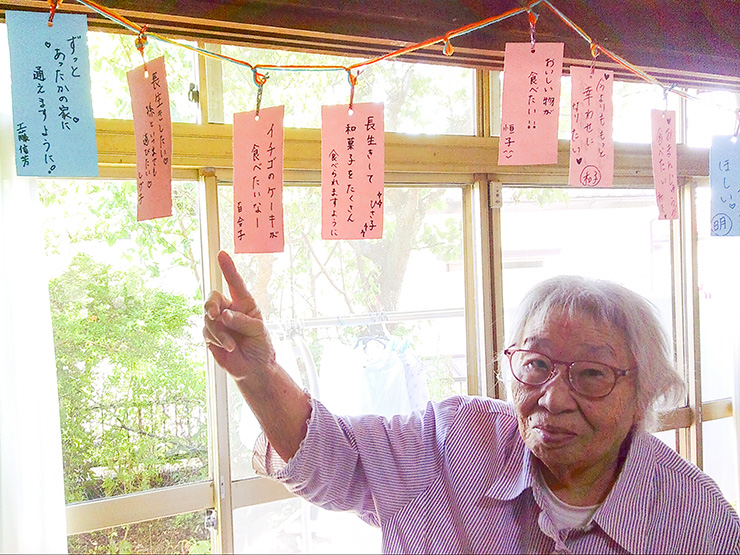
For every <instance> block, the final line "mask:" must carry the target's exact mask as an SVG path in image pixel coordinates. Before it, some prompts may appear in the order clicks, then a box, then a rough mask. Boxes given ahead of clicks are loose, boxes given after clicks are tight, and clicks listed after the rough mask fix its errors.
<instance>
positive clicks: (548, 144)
mask: <svg viewBox="0 0 740 555" xmlns="http://www.w3.org/2000/svg"><path fill="white" fill-rule="evenodd" d="M562 73H563V43H559V42H558V43H546V42H544V43H543V42H538V43H537V45H536V47H535V51H534V52H532V44H531V43H529V42H527V43H507V45H506V51H505V53H504V91H503V99H502V110H501V112H502V113H501V138H500V140H499V148H498V163H499V165H502V166H503V165H511V166H521V165H530V164H556V163H557V161H558V118H559V115H560V76H561V75H562Z"/></svg>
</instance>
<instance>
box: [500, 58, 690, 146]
mask: <svg viewBox="0 0 740 555" xmlns="http://www.w3.org/2000/svg"><path fill="white" fill-rule="evenodd" d="M499 75H500V77H499V80H500V81H499V84H498V86H499V87H500V88H498V89H497V88H496V87H495V86H494V92H495V93H497V95H498V96H497V97H496V98H494V99H493V103H494V106H495V107H496V109H498V114H499V116H500V114H501V100H502V96H503V72H500V73H499ZM494 78H495V77H494ZM494 85H495V84H494ZM570 93H571V79H570V76H569V75H565V76H563V77H562V79H561V81H560V118H559V121H558V138H559V139H561V140H566V141H569V140H570V137H571V122H570V117H571V114H570V112H571V106H570ZM679 100H680V99H679V97H678V95H676V94H673V93H670V94H668V103H667V105H666V98H665V97H664V96H663V89H661V88H660V87H658V86H656V85H653V84H651V83H632V82H627V81H615V82H614V90H613V94H612V101H613V103H614V118H613V121H612V124H613V132H612V136H613V139H614V142H615V143H618V142H621V143H645V144H649V143H650V142H651V141H652V132H651V128H650V126H651V123H650V121H651V120H650V111H651V110H653V109H660V110H665V109H666V108H667V109H668V110H678V106H679V103H680V102H679ZM494 120H496V118H494ZM496 121H500V118H499V119H498V120H496ZM491 133H492V134H493V136H495V137H498V136H500V134H501V130H500V129H497V128H495V126H494V129H492V130H491Z"/></svg>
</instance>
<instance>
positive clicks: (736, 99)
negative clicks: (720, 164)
mask: <svg viewBox="0 0 740 555" xmlns="http://www.w3.org/2000/svg"><path fill="white" fill-rule="evenodd" d="M689 93H690V94H691V95H693V96H694V97H696V98H697V99H698V100H689V101H688V102H687V104H686V125H687V128H688V130H687V137H686V143H687V144H688V145H689V146H695V147H704V148H709V147H710V146H712V137H713V136H714V135H732V134H733V133H734V132H735V122H736V121H737V119H736V117H735V115H734V114H733V112H734V111H735V110H736V109H737V108H738V107H740V94H738V93H732V92H728V91H697V90H689Z"/></svg>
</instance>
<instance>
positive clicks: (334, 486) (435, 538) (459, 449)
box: [254, 397, 740, 553]
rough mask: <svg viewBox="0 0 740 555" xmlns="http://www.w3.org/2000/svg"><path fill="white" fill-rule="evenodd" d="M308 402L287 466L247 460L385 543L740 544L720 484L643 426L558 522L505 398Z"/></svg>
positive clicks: (555, 547) (260, 458)
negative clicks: (353, 407)
mask: <svg viewBox="0 0 740 555" xmlns="http://www.w3.org/2000/svg"><path fill="white" fill-rule="evenodd" d="M312 403H313V411H312V414H311V418H310V420H309V427H308V433H307V435H306V438H305V439H304V441H303V443H302V444H301V447H300V449H299V451H298V453H296V455H295V456H294V457H293V458H292V459H291V460H290V462H289V463H288V464H287V465H286V464H285V463H283V462H282V461H281V460H280V458H279V457H278V456H277V455H276V454H275V453H274V452H273V451H272V450H271V449H270V447H269V445H268V444H267V443H266V442H265V441H262V442H258V446H257V447H256V451H255V459H254V465H255V468H256V470H257V472H259V473H260V474H264V475H268V476H270V477H272V478H274V479H278V480H280V481H282V482H284V483H285V484H286V485H287V486H288V487H289V488H290V489H291V490H292V491H293V492H295V493H296V494H297V495H300V496H301V497H304V498H305V499H307V500H308V501H311V502H312V503H315V504H317V505H319V506H321V507H324V508H326V509H332V510H341V511H354V512H356V513H357V514H358V515H359V516H360V517H361V518H362V519H363V520H365V521H367V522H369V523H372V524H374V525H379V526H380V527H381V530H382V536H383V552H384V553H740V520H738V515H737V513H736V512H735V510H734V509H733V508H732V506H731V505H730V504H729V503H728V502H727V500H726V499H725V498H724V497H723V496H722V493H721V492H720V490H719V488H718V487H717V485H716V484H715V483H714V482H713V481H712V479H711V478H709V477H708V476H707V475H706V474H704V473H703V472H701V471H700V470H699V469H698V468H697V467H696V466H694V465H692V464H691V463H689V462H687V461H685V460H684V459H682V458H681V457H680V456H679V455H678V454H676V453H675V451H673V450H671V449H670V448H669V447H668V446H666V445H665V444H663V443H662V442H661V441H660V440H658V439H656V438H655V437H653V436H652V435H650V434H645V433H638V434H636V435H635V436H634V438H633V441H632V444H631V447H630V449H629V453H628V455H627V458H626V460H625V463H624V466H623V469H622V471H621V473H620V475H619V477H618V479H617V482H616V484H615V485H614V487H613V488H612V491H611V492H610V493H609V495H608V497H607V498H606V500H605V501H604V503H603V504H602V505H601V507H600V508H599V509H598V510H597V511H596V514H595V515H594V518H593V520H592V521H591V523H590V524H589V525H588V526H587V527H586V528H583V529H574V530H569V531H557V530H555V528H554V526H553V524H552V521H551V520H550V518H549V516H548V514H547V512H546V511H543V510H542V509H541V507H543V506H545V505H544V503H543V493H542V491H541V489H540V487H539V485H538V482H537V480H535V479H534V475H535V474H534V472H535V470H534V467H533V466H532V461H531V454H530V452H529V451H528V450H527V448H526V447H525V445H524V443H523V442H522V440H521V438H520V436H519V432H518V429H517V422H516V416H515V414H514V409H513V407H512V406H511V405H510V404H508V403H504V402H502V401H496V400H492V399H486V398H482V397H451V398H449V399H446V400H444V401H442V402H438V403H434V402H433V403H429V404H428V405H427V408H426V410H425V411H424V412H423V413H413V414H410V415H405V416H400V417H394V418H393V419H391V420H387V419H384V418H382V417H379V416H362V417H338V416H335V415H333V414H331V413H330V412H329V411H328V410H327V409H326V408H325V407H324V406H323V405H322V404H321V403H320V402H319V401H317V400H315V399H314V400H313V401H312Z"/></svg>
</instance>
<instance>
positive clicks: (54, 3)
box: [47, 0, 64, 27]
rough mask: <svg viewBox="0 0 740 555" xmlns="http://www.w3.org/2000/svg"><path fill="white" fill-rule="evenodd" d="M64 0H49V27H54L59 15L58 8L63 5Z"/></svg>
mask: <svg viewBox="0 0 740 555" xmlns="http://www.w3.org/2000/svg"><path fill="white" fill-rule="evenodd" d="M63 1H64V0H49V22H48V23H47V25H48V26H49V27H53V26H54V16H55V15H56V13H57V8H58V7H59V4H61V3H62V2H63Z"/></svg>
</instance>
